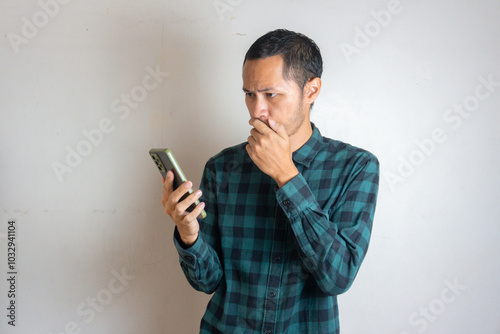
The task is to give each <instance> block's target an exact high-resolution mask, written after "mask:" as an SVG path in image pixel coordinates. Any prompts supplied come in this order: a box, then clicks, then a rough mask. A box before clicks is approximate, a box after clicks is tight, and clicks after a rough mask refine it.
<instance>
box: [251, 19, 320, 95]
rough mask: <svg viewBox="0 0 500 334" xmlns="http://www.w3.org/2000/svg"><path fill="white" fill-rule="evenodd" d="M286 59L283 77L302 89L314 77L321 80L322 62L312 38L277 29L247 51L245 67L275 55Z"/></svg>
mask: <svg viewBox="0 0 500 334" xmlns="http://www.w3.org/2000/svg"><path fill="white" fill-rule="evenodd" d="M277 55H279V56H281V57H282V58H283V77H284V78H285V79H287V80H290V79H292V80H294V81H295V82H296V83H297V85H298V86H299V88H300V89H301V90H303V89H304V86H305V85H306V83H307V82H308V81H309V80H311V79H314V78H316V77H317V78H321V74H322V73H323V60H322V58H321V52H320V51H319V48H318V46H317V45H316V43H314V41H313V40H312V39H310V38H309V37H307V36H305V35H303V34H300V33H296V32H293V31H289V30H286V29H277V30H274V31H270V32H268V33H267V34H265V35H264V36H262V37H260V38H259V39H257V40H256V41H255V42H254V43H253V44H252V46H251V47H250V49H248V51H247V53H246V55H245V60H244V62H243V65H245V63H246V61H247V60H256V59H261V58H267V57H272V56H277Z"/></svg>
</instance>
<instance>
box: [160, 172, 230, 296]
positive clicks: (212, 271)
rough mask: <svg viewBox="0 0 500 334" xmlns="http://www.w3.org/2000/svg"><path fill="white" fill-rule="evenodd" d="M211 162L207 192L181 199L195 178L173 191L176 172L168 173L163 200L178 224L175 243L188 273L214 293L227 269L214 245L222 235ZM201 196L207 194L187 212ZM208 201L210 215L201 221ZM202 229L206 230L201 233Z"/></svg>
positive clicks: (197, 285) (195, 285)
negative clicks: (217, 217)
mask: <svg viewBox="0 0 500 334" xmlns="http://www.w3.org/2000/svg"><path fill="white" fill-rule="evenodd" d="M208 165H209V164H208V163H207V166H208ZM207 166H206V167H205V170H204V172H203V177H202V183H201V187H200V188H201V190H203V192H200V193H197V192H195V193H193V194H191V195H190V196H188V197H187V198H186V199H185V200H183V201H181V202H178V201H179V199H180V198H181V197H182V196H183V195H184V194H185V193H186V192H187V191H188V189H189V188H190V187H191V182H187V183H186V184H183V185H182V186H181V187H179V188H178V189H176V190H175V191H172V190H171V187H172V179H173V175H169V174H167V179H166V180H165V181H164V190H163V199H162V204H163V205H164V206H165V211H166V212H167V214H169V216H170V217H171V218H172V220H174V222H175V224H176V227H175V231H174V244H175V247H176V249H177V252H178V253H179V262H180V264H181V268H182V270H183V272H184V275H185V276H186V278H187V280H188V282H189V283H190V284H191V286H192V287H193V288H195V289H196V290H198V291H203V292H206V293H212V292H214V291H215V289H216V288H217V286H218V284H219V282H220V280H221V278H222V276H223V271H222V266H221V263H220V260H219V256H218V254H217V252H216V251H215V250H214V248H213V247H212V246H211V245H213V244H215V243H217V240H218V239H217V236H216V234H217V233H216V230H215V229H213V228H212V227H213V226H215V221H216V210H215V207H216V206H215V201H214V199H215V197H214V195H213V194H214V193H213V189H214V183H213V182H214V178H213V171H212V170H209V169H208V168H207ZM169 173H171V172H169ZM200 196H203V197H202V202H201V203H200V204H199V205H198V206H197V207H196V209H194V210H193V211H192V212H191V213H189V212H186V209H187V208H188V207H189V206H190V205H191V204H192V203H194V201H195V200H196V199H197V198H199V197H200ZM205 203H208V205H207V208H206V212H207V217H206V218H205V219H204V220H201V221H200V222H198V220H197V219H196V217H198V215H199V214H200V213H201V210H202V209H203V208H204V204H205ZM200 225H201V226H200ZM200 229H201V231H202V232H203V233H199V231H200Z"/></svg>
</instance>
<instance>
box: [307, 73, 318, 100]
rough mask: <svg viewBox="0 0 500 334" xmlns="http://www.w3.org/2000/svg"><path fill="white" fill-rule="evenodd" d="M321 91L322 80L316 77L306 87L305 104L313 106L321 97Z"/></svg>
mask: <svg viewBox="0 0 500 334" xmlns="http://www.w3.org/2000/svg"><path fill="white" fill-rule="evenodd" d="M320 90H321V79H320V78H318V77H316V78H314V79H311V80H309V81H308V82H307V83H306V85H305V86H304V102H305V103H306V104H312V103H313V102H314V101H315V100H316V98H317V97H318V95H319V92H320Z"/></svg>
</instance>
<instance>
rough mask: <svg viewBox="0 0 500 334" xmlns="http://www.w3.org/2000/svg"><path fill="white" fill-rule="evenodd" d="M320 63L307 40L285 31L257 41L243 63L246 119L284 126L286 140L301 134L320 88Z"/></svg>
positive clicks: (308, 39)
mask: <svg viewBox="0 0 500 334" xmlns="http://www.w3.org/2000/svg"><path fill="white" fill-rule="evenodd" d="M322 71H323V62H322V59H321V54H320V51H319V48H318V47H317V45H316V44H315V43H314V41H312V40H311V39H310V38H308V37H306V36H304V35H302V34H299V33H295V32H292V31H288V30H283V29H280V30H275V31H271V32H268V33H267V34H265V35H264V36H262V37H260V38H259V39H257V41H255V43H254V44H253V45H252V46H251V47H250V49H249V50H248V52H247V54H246V56H245V61H244V63H243V91H244V92H245V94H246V97H245V102H246V104H247V107H248V110H249V112H250V116H251V117H252V118H259V119H261V120H263V121H265V122H267V121H268V119H269V118H272V119H274V120H275V121H277V122H278V123H281V124H283V125H284V126H285V128H286V130H287V133H288V135H289V136H291V135H293V134H295V133H296V132H297V131H299V133H304V131H306V130H307V127H309V129H310V125H309V111H310V108H311V107H312V105H313V103H314V100H315V99H316V97H317V96H318V94H319V91H320V88H321V79H320V77H321V74H322Z"/></svg>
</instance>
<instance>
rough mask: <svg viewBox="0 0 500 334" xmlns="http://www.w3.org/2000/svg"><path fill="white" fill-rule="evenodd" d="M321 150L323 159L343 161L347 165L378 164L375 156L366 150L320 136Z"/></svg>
mask: <svg viewBox="0 0 500 334" xmlns="http://www.w3.org/2000/svg"><path fill="white" fill-rule="evenodd" d="M321 144H322V145H321V147H322V148H321V150H320V153H321V152H322V153H323V154H325V155H326V156H325V157H323V159H326V160H329V159H333V160H335V161H337V162H339V161H343V162H345V163H347V164H356V165H359V164H362V165H365V164H367V163H374V164H376V165H378V164H379V161H378V159H377V157H376V156H375V154H373V153H372V152H370V151H368V150H367V149H364V148H361V147H358V146H355V145H352V144H350V143H347V142H344V141H341V140H338V139H332V138H328V137H324V136H322V140H321Z"/></svg>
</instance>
